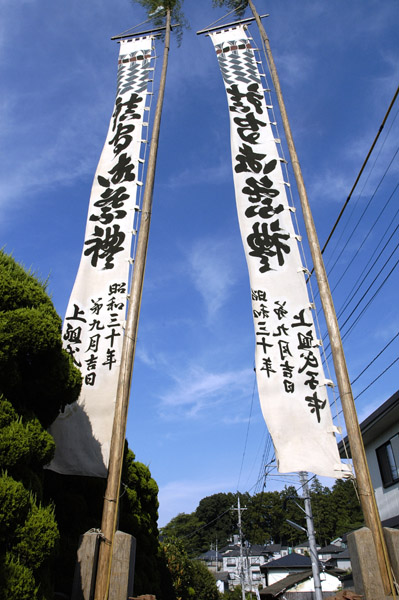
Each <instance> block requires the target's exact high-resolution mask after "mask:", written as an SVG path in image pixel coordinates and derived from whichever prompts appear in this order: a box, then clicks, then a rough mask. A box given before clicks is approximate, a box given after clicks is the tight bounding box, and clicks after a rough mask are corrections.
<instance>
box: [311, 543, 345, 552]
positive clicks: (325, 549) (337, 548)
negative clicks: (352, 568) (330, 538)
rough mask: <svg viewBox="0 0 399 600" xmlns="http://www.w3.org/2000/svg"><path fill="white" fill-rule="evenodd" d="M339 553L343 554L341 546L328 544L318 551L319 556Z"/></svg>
mask: <svg viewBox="0 0 399 600" xmlns="http://www.w3.org/2000/svg"><path fill="white" fill-rule="evenodd" d="M339 552H342V548H341V546H336V545H335V544H328V545H327V546H323V548H320V550H318V551H317V553H318V554H338V553H339Z"/></svg>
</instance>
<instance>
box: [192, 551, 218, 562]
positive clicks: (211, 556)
mask: <svg viewBox="0 0 399 600" xmlns="http://www.w3.org/2000/svg"><path fill="white" fill-rule="evenodd" d="M222 558H223V557H222V555H221V554H220V553H219V552H216V550H208V551H207V552H204V553H203V554H200V555H199V557H198V559H199V560H215V559H216V560H222Z"/></svg>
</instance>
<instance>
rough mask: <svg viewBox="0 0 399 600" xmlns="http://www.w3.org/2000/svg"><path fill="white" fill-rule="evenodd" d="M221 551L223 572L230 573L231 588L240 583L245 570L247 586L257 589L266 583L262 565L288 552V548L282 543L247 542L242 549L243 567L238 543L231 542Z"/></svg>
mask: <svg viewBox="0 0 399 600" xmlns="http://www.w3.org/2000/svg"><path fill="white" fill-rule="evenodd" d="M220 552H221V554H222V557H223V564H222V572H225V573H228V579H229V588H230V589H233V588H234V587H236V586H237V585H240V583H241V577H242V571H243V573H244V577H245V582H246V586H247V588H248V589H249V588H251V590H253V591H255V590H256V589H258V588H259V586H264V585H265V577H264V575H262V572H261V570H260V567H261V566H262V565H264V564H265V563H267V562H268V561H270V560H274V559H276V558H280V557H281V556H282V555H284V554H288V548H287V547H285V546H282V545H281V544H267V545H265V546H263V545H261V544H252V545H251V544H246V545H245V546H244V547H243V549H242V564H243V566H242V567H241V566H240V565H241V556H240V545H239V544H238V543H235V544H230V545H229V546H226V547H224V548H222V549H221V550H220Z"/></svg>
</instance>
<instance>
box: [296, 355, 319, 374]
mask: <svg viewBox="0 0 399 600" xmlns="http://www.w3.org/2000/svg"><path fill="white" fill-rule="evenodd" d="M301 358H303V359H304V360H305V364H304V365H303V366H302V367H301V368H300V369H298V373H303V371H304V370H305V369H307V368H308V367H311V368H313V369H315V368H316V367H318V366H319V361H318V360H317V356H315V355H314V354H313V352H312V350H309V352H307V353H306V352H303V353H302V354H301Z"/></svg>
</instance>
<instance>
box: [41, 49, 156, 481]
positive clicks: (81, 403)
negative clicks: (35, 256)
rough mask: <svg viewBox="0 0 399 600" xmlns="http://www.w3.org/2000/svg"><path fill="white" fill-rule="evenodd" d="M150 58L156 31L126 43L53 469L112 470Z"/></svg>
mask: <svg viewBox="0 0 399 600" xmlns="http://www.w3.org/2000/svg"><path fill="white" fill-rule="evenodd" d="M151 59H152V38H151V37H146V38H140V39H136V40H129V41H122V42H121V43H120V52H119V60H118V83H117V94H116V100H115V106H114V111H113V114H112V117H111V121H110V125H109V129H108V134H107V138H106V141H105V145H104V148H103V151H102V154H101V157H100V161H99V164H98V167H97V171H96V174H95V177H94V182H93V186H92V190H91V196H90V203H89V211H88V218H87V225H86V232H85V238H84V244H83V251H82V256H81V260H80V265H79V270H78V273H77V276H76V280H75V284H74V287H73V290H72V294H71V297H70V300H69V304H68V308H67V311H66V315H65V319H64V325H63V331H62V337H63V344H64V348H65V349H66V350H67V351H68V352H69V353H70V355H71V356H72V357H73V361H74V363H75V365H76V366H78V367H79V369H80V370H81V372H82V376H83V386H82V390H81V394H80V397H79V399H78V401H77V402H75V403H74V404H72V405H68V406H66V407H65V410H64V411H63V412H62V413H60V415H59V416H58V417H57V419H56V420H55V421H54V423H53V424H52V425H51V427H50V433H51V434H52V435H53V437H54V439H55V442H56V452H55V457H54V459H53V461H52V462H51V463H50V465H49V468H50V469H52V470H54V471H57V472H58V473H63V474H69V475H92V476H98V477H106V475H107V468H108V458H109V447H110V441H111V432H112V423H113V416H114V407H115V397H116V389H117V383H118V375H119V367H120V359H121V351H122V343H123V335H124V323H125V317H126V301H127V291H128V290H127V286H128V276H129V266H130V262H129V259H130V253H131V246H132V234H135V232H134V231H133V227H134V222H135V221H137V218H136V219H135V214H136V212H137V210H138V209H139V207H138V205H137V202H138V186H139V185H142V184H141V182H140V181H138V172H139V162H140V161H141V162H142V158H141V157H140V150H141V145H142V129H143V122H144V110H145V107H146V101H147V93H148V89H147V88H148V81H149V74H150V73H152V67H151Z"/></svg>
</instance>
